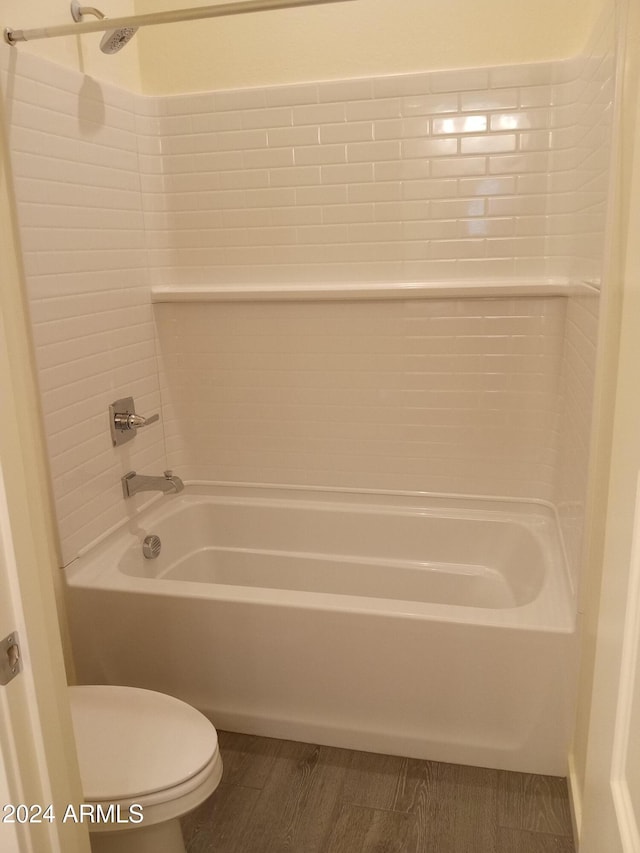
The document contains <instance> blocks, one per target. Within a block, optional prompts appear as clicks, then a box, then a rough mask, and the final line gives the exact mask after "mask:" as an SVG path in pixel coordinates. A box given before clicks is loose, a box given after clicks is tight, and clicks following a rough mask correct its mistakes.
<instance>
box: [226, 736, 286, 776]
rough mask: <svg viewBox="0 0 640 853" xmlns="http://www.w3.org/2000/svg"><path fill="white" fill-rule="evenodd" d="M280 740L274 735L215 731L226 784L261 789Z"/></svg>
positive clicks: (269, 771)
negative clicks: (269, 736)
mask: <svg viewBox="0 0 640 853" xmlns="http://www.w3.org/2000/svg"><path fill="white" fill-rule="evenodd" d="M280 743H281V741H279V740H275V739H274V738H268V737H256V736H253V735H241V734H236V733H235V732H218V744H219V745H220V754H221V755H222V764H223V766H224V781H225V784H227V785H241V786H242V787H244V788H263V787H264V785H265V782H266V780H267V779H268V778H269V774H270V773H271V770H272V767H273V762H274V760H275V757H276V755H277V753H278V750H279V749H280Z"/></svg>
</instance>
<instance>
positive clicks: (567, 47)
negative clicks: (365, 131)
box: [0, 0, 603, 93]
mask: <svg viewBox="0 0 640 853" xmlns="http://www.w3.org/2000/svg"><path fill="white" fill-rule="evenodd" d="M209 3H210V0H199V2H196V0H190V2H189V3H181V2H180V0H100V2H98V4H97V5H98V7H99V8H100V7H102V11H103V12H104V13H105V14H107V15H108V16H110V17H116V16H118V15H129V14H134V13H135V14H147V13H150V12H154V11H162V10H166V9H174V8H181V7H183V6H184V7H187V6H189V7H190V6H194V5H203V6H204V5H209ZM602 5H603V0H539V2H533V0H485V2H483V3H477V2H471V0H450V2H448V3H443V4H430V3H426V2H424V0H402V2H401V3H398V2H397V0H350V2H345V3H338V4H335V5H330V6H319V7H313V8H306V9H292V10H281V11H274V12H263V13H258V14H252V15H246V16H238V17H233V18H225V19H214V20H209V21H199V22H191V23H181V24H172V25H165V26H156V27H149V28H147V29H145V30H143V31H140V33H138V35H137V37H136V38H135V39H134V40H133V41H132V42H131V43H130V44H129V45H127V47H126V49H124V50H123V51H121V52H120V53H118V54H116V55H115V56H105V55H103V54H102V53H101V52H100V50H99V49H98V42H99V38H100V37H99V35H98V34H88V35H85V36H82V37H79V38H75V37H64V38H59V39H51V40H43V41H34V42H31V43H30V44H26V45H24V44H23V45H20V46H18V47H17V48H16V51H21V52H22V51H27V52H32V53H35V54H37V55H38V56H42V57H44V58H47V59H51V60H53V61H55V62H59V63H61V64H63V65H66V66H68V67H71V68H76V69H78V70H80V71H82V72H85V73H87V74H89V75H90V76H93V77H96V78H97V79H99V80H105V81H109V82H113V83H116V84H119V85H123V86H126V87H127V88H130V89H133V90H134V91H145V92H148V93H172V92H189V91H202V90H207V89H227V88H235V87H245V86H261V85H274V84H280V83H294V82H304V81H308V80H325V79H326V80H329V79H340V78H345V77H347V78H348V77H361V76H366V75H372V74H373V75H376V74H393V73H406V72H411V71H422V70H431V69H443V68H461V67H471V66H478V65H495V64H502V63H512V62H537V61H542V60H548V59H557V58H564V57H567V56H571V55H573V54H575V53H577V52H578V51H579V50H580V48H581V47H582V46H583V44H584V42H585V41H586V39H587V36H588V33H589V32H590V29H591V27H592V26H593V23H594V22H595V20H596V18H597V15H598V12H599V9H600V8H601V6H602ZM0 9H1V10H2V28H4V27H5V26H10V27H12V28H14V29H19V28H31V27H43V26H47V25H51V26H53V25H56V24H63V23H68V22H69V21H70V15H69V8H68V3H67V2H66V0H63V2H60V3H59V4H52V3H51V2H50V0H31V2H30V3H29V4H28V5H25V4H24V3H23V2H21V0H0ZM453 33H455V38H454V37H453V36H452V34H453Z"/></svg>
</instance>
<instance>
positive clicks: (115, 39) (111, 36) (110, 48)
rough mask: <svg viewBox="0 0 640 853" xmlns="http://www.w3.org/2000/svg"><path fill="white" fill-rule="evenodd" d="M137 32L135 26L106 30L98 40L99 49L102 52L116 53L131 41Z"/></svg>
mask: <svg viewBox="0 0 640 853" xmlns="http://www.w3.org/2000/svg"><path fill="white" fill-rule="evenodd" d="M137 32H138V28H137V27H122V29H120V30H107V32H106V33H105V34H104V35H103V36H102V39H101V41H100V50H101V51H102V52H103V53H117V52H118V51H119V50H122V48H123V47H124V46H125V44H127V43H128V42H130V41H131V39H132V38H133V37H134V35H135V34H136V33H137Z"/></svg>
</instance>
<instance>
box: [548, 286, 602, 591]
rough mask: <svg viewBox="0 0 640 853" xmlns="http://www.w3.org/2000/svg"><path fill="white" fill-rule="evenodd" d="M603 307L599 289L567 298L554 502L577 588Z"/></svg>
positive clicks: (572, 577)
mask: <svg viewBox="0 0 640 853" xmlns="http://www.w3.org/2000/svg"><path fill="white" fill-rule="evenodd" d="M599 305H600V296H599V294H598V292H597V291H594V293H593V294H592V295H586V296H571V297H569V299H568V300H567V314H566V326H565V341H564V356H563V365H562V389H561V394H562V399H563V407H562V417H561V419H560V443H559V445H558V470H557V474H556V488H555V494H554V496H553V502H554V503H555V505H556V507H557V509H558V515H559V519H560V525H561V527H562V534H563V538H564V543H565V548H566V552H567V558H568V563H569V569H570V573H571V580H572V582H573V585H574V589H577V587H578V579H579V567H580V559H581V556H582V546H583V536H584V520H585V498H586V495H587V485H588V483H587V479H588V474H589V451H590V439H591V419H592V407H593V379H594V373H595V367H596V346H597V341H598V312H599Z"/></svg>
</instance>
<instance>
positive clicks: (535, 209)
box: [141, 62, 579, 284]
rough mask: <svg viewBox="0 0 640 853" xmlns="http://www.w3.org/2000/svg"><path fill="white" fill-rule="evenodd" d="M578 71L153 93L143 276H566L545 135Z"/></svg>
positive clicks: (493, 71) (561, 218) (566, 229)
mask: <svg viewBox="0 0 640 853" xmlns="http://www.w3.org/2000/svg"><path fill="white" fill-rule="evenodd" d="M577 73H579V69H578V68H577V65H576V63H573V62H569V63H540V64H537V65H526V66H518V67H513V68H512V67H508V68H505V67H498V68H489V69H478V70H468V71H460V72H437V73H425V74H417V75H409V76H407V75H402V76H396V77H384V78H375V79H365V80H349V81H345V82H334V83H321V84H317V85H304V86H287V87H277V88H270V89H251V90H242V91H237V92H215V93H204V94H198V95H192V96H173V97H166V98H158V99H157V100H156V101H155V108H156V110H157V113H158V115H157V117H155V118H153V117H151V116H150V117H149V119H148V124H147V133H148V136H149V137H150V138H151V139H152V140H153V142H154V144H157V139H158V136H159V137H160V140H161V146H160V149H159V150H158V151H157V153H156V155H155V156H154V155H152V154H149V155H148V156H145V157H143V158H142V161H141V166H142V170H143V176H142V180H143V187H144V189H145V207H146V211H147V213H146V221H147V225H148V229H149V234H150V237H151V241H152V242H151V245H152V250H151V251H150V254H149V260H150V267H151V275H152V281H153V282H154V283H159V284H164V283H170V284H180V283H184V284H207V283H210V282H212V281H218V282H242V281H249V282H255V281H277V282H280V281H294V282H297V281H308V280H322V281H327V280H344V281H353V280H387V281H398V280H433V279H441V278H444V279H450V278H466V277H468V276H478V275H480V276H487V277H496V276H497V277H513V276H527V275H546V276H553V275H558V274H563V275H564V274H566V273H567V269H566V266H567V265H566V263H564V262H563V261H564V259H563V258H559V257H557V256H556V255H557V248H558V243H559V242H561V241H560V240H559V238H560V237H561V236H562V235H566V236H567V238H569V236H570V235H571V234H572V229H573V228H574V225H573V221H572V220H571V218H570V217H567V216H565V215H563V214H565V213H566V212H567V211H568V210H570V209H571V208H572V206H573V205H574V201H573V198H572V196H571V193H572V191H573V188H572V187H569V186H567V185H566V184H565V183H563V182H562V181H561V180H557V181H554V180H552V179H551V178H552V176H551V169H552V163H551V154H552V151H553V148H554V139H555V137H554V133H555V131H554V129H557V132H558V133H559V134H560V133H561V131H562V132H563V133H564V131H566V130H567V128H572V127H574V125H575V122H576V116H577V109H578V105H577V103H576V102H574V101H573V100H572V99H571V93H572V92H573V93H574V94H575V89H574V88H572V83H574V78H575V75H576V74H577ZM560 141H561V143H562V144H563V145H565V144H566V134H564V135H561V136H560ZM561 165H564V164H561ZM552 238H553V239H552ZM564 251H565V252H566V246H565V247H564Z"/></svg>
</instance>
